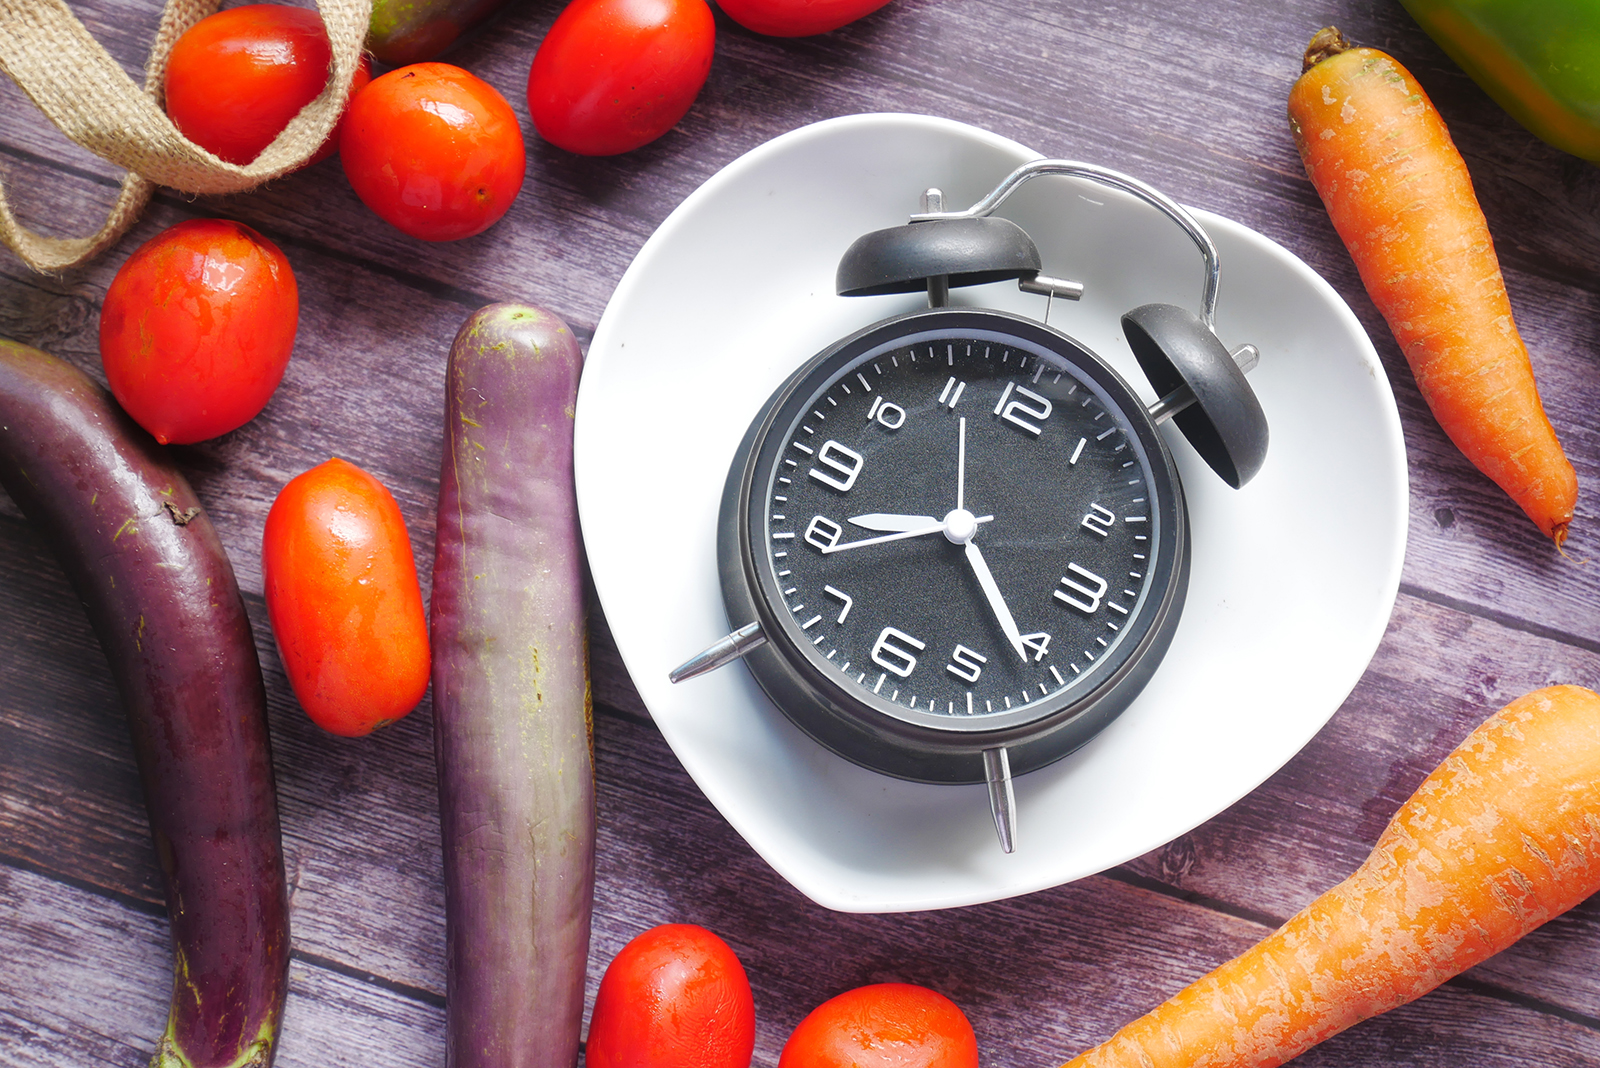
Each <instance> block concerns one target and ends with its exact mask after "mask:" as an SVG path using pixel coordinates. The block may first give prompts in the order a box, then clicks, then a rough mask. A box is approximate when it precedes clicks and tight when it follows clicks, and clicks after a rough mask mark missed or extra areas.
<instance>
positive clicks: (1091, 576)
mask: <svg viewBox="0 0 1600 1068" xmlns="http://www.w3.org/2000/svg"><path fill="white" fill-rule="evenodd" d="M1067 570H1068V571H1070V572H1072V575H1076V576H1078V577H1077V578H1073V577H1072V575H1062V576H1061V583H1060V585H1062V586H1065V587H1066V588H1067V589H1068V590H1071V591H1073V592H1071V593H1067V592H1065V591H1064V590H1059V589H1058V590H1056V591H1055V594H1054V596H1055V599H1056V600H1058V601H1060V602H1062V603H1063V604H1070V605H1071V606H1072V607H1074V608H1076V609H1077V610H1078V611H1080V612H1084V613H1086V614H1088V615H1094V613H1095V611H1096V610H1097V609H1098V608H1099V607H1100V598H1102V597H1104V596H1105V595H1106V589H1107V588H1108V587H1107V586H1106V580H1105V579H1103V578H1101V577H1100V576H1099V575H1096V574H1095V573H1094V572H1093V571H1090V570H1089V569H1088V568H1086V567H1081V566H1079V565H1078V564H1068V565H1067Z"/></svg>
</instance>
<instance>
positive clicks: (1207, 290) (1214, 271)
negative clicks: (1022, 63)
mask: <svg viewBox="0 0 1600 1068" xmlns="http://www.w3.org/2000/svg"><path fill="white" fill-rule="evenodd" d="M1047 174H1057V175H1063V176H1065V177H1068V178H1083V179H1086V180H1088V181H1091V182H1096V183H1098V184H1100V185H1104V186H1109V187H1110V188H1112V189H1120V190H1122V191H1123V192H1125V193H1131V194H1132V195H1133V196H1136V197H1138V198H1139V199H1140V200H1142V201H1144V202H1145V203H1146V204H1149V205H1150V206H1151V207H1153V208H1156V209H1157V210H1158V211H1160V212H1161V213H1162V214H1163V215H1165V216H1167V217H1168V218H1169V219H1171V220H1172V221H1173V222H1175V223H1177V224H1178V226H1180V227H1181V228H1182V229H1183V232H1184V233H1186V234H1188V235H1189V240H1191V241H1193V242H1194V243H1195V247H1196V248H1198V249H1199V250H1200V256H1201V258H1202V259H1204V260H1205V287H1204V289H1203V290H1202V291H1201V296H1200V318H1201V321H1203V322H1204V323H1205V324H1206V328H1207V329H1209V330H1211V331H1212V332H1213V333H1214V332H1215V331H1216V322H1215V319H1216V312H1217V290H1218V288H1219V287H1220V286H1221V284H1222V264H1221V261H1220V259H1219V258H1218V256H1217V246H1216V245H1214V244H1212V242H1211V237H1210V235H1209V234H1207V233H1206V232H1205V231H1204V230H1203V229H1201V228H1200V224H1199V223H1198V222H1196V221H1195V219H1194V216H1192V215H1190V214H1189V212H1188V211H1187V210H1186V209H1185V208H1184V207H1183V205H1181V204H1179V203H1178V202H1177V201H1176V200H1173V199H1172V198H1171V197H1169V196H1167V195H1166V194H1165V193H1163V192H1161V191H1160V190H1159V189H1156V188H1155V187H1154V186H1150V185H1146V184H1145V183H1144V182H1141V181H1139V179H1137V178H1134V177H1132V176H1131V175H1127V174H1123V173H1122V172H1121V171H1114V170H1111V169H1110V168H1109V167H1096V166H1095V165H1094V164H1092V163H1077V162H1075V161H1073V160H1065V159H1036V160H1034V161H1033V162H1032V163H1024V164H1023V165H1022V166H1020V167H1018V168H1017V169H1016V170H1014V171H1012V172H1011V173H1010V174H1008V175H1006V176H1005V177H1004V178H1002V179H1001V180H1000V184H999V185H997V186H995V187H994V188H993V189H992V190H990V191H989V194H988V195H987V196H985V197H984V198H983V199H982V200H980V201H978V202H977V203H976V204H974V205H972V207H970V208H967V209H966V210H965V211H940V210H938V209H936V208H934V209H932V210H926V211H922V212H919V213H917V214H916V215H913V216H911V221H912V222H930V221H933V220H935V219H980V218H985V217H987V216H989V215H991V214H993V212H994V211H995V209H997V208H998V207H1000V205H1001V204H1003V203H1005V201H1006V198H1007V197H1009V196H1011V194H1012V193H1015V192H1016V191H1017V189H1018V188H1019V187H1020V186H1022V185H1023V184H1024V183H1025V182H1028V181H1030V180H1032V179H1034V178H1038V177H1040V176H1042V175H1047ZM930 208H931V205H930ZM1063 295H1064V294H1063Z"/></svg>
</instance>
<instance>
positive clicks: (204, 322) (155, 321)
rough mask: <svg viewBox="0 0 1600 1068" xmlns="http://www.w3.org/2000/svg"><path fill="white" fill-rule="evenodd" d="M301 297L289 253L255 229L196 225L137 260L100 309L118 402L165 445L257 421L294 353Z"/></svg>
mask: <svg viewBox="0 0 1600 1068" xmlns="http://www.w3.org/2000/svg"><path fill="white" fill-rule="evenodd" d="M299 319H300V290H299V288H298V287H297V286H296V284H295V280H294V271H292V270H290V269H289V261H288V259H286V258H285V257H284V255H283V253H282V252H281V251H279V249H278V246H277V245H274V244H273V243H272V242H271V241H268V240H267V239H266V238H264V237H262V236H261V235H260V234H258V233H256V232H255V231H254V230H252V229H250V227H248V226H245V225H244V224H243V223H236V222H231V221H229V220H227V219H190V220H188V221H187V222H181V223H179V224H178V225H176V226H173V227H170V228H169V229H167V230H164V231H162V232H161V233H159V234H157V235H156V236H155V237H153V238H151V239H150V240H149V241H147V242H145V243H144V244H143V245H141V246H140V247H139V249H138V250H137V251H136V252H134V254H133V255H132V256H129V257H128V260H127V262H126V263H124V264H123V265H122V267H121V268H120V269H119V270H118V271H117V276H116V277H115V278H113V279H112V280H111V285H110V287H109V288H107V290H106V299H105V303H104V304H103V305H102V306H101V309H100V359H101V362H102V363H103V364H104V366H105V369H106V381H107V382H108V383H109V384H110V386H111V392H112V393H113V394H115V395H116V398H117V402H118V403H119V404H121V405H122V406H123V408H125V409H127V412H128V414H129V415H131V416H133V418H134V421H135V422H137V423H138V424H139V425H140V426H142V427H144V428H145V429H146V430H148V431H150V433H151V434H153V435H155V438H156V440H157V441H159V442H161V443H162V444H163V445H165V444H167V443H169V442H171V443H174V444H178V445H188V444H191V443H193V442H196V441H204V440H205V439H207V438H214V437H216V436H217V435H219V434H226V433H227V432H228V431H230V430H233V429H234V428H235V427H238V426H241V425H242V424H244V423H247V422H249V421H250V420H251V419H253V418H255V416H256V413H258V412H260V411H261V409H262V408H264V407H266V405H267V401H268V400H269V399H271V397H272V393H273V391H274V390H276V389H277V388H278V383H279V381H281V380H282V378H283V372H284V369H285V368H286V367H288V365H289V353H290V352H291V351H292V350H293V349H294V335H295V328H296V326H297V325H298V323H299Z"/></svg>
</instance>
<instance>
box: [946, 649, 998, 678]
mask: <svg viewBox="0 0 1600 1068" xmlns="http://www.w3.org/2000/svg"><path fill="white" fill-rule="evenodd" d="M988 662H989V658H988V657H986V656H984V655H983V654H982V653H980V652H977V651H976V650H973V649H968V648H967V647H966V646H965V645H958V646H956V647H955V651H954V652H952V653H951V654H950V663H948V664H946V665H945V666H944V669H945V670H946V671H948V672H950V674H952V675H954V676H955V677H956V678H958V679H964V680H966V681H967V682H977V681H978V676H979V675H982V674H983V665H985V664H987V663H988Z"/></svg>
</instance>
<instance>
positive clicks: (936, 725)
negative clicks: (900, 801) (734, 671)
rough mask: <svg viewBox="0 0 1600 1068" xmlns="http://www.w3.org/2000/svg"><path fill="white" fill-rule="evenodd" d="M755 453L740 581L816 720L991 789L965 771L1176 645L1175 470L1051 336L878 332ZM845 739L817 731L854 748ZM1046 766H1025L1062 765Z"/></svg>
mask: <svg viewBox="0 0 1600 1068" xmlns="http://www.w3.org/2000/svg"><path fill="white" fill-rule="evenodd" d="M763 434H764V438H763V440H762V441H760V442H759V443H758V444H757V446H756V447H755V448H754V449H753V453H752V456H751V458H750V462H749V463H748V464H747V465H746V466H747V468H748V475H749V478H748V480H747V482H746V487H747V489H746V496H745V498H744V500H745V502H746V503H745V507H746V508H747V509H748V514H747V515H746V517H745V521H746V535H747V538H746V544H747V549H748V563H749V565H750V568H751V569H752V570H753V571H754V573H755V574H754V576H753V577H754V578H755V585H756V587H757V588H758V589H759V597H758V600H759V601H760V602H761V603H762V606H763V607H764V608H765V609H766V612H764V613H763V615H764V616H766V617H767V618H768V621H769V623H770V626H771V627H772V628H774V629H775V630H776V631H777V633H776V634H774V633H771V632H770V631H769V634H768V637H769V639H770V640H772V641H773V642H774V643H775V644H780V645H781V652H782V655H783V658H784V659H785V660H786V661H787V662H788V664H789V666H790V668H791V670H793V671H797V672H798V673H799V674H800V675H802V676H804V678H805V680H806V681H805V687H806V688H807V689H809V690H812V691H814V692H816V693H818V694H820V700H821V702H822V704H823V705H824V706H825V709H824V711H823V713H822V714H823V715H838V714H843V715H845V716H846V717H847V718H854V719H856V720H858V721H863V722H865V723H866V724H867V728H866V729H867V731H868V732H869V733H872V732H880V733H881V732H887V733H889V734H891V735H897V734H898V735H904V736H906V737H912V738H924V737H925V738H927V739H930V741H929V744H931V745H933V746H934V747H935V748H937V747H938V745H939V744H940V741H941V736H944V737H946V738H948V739H950V740H951V744H952V745H953V746H954V747H955V748H957V749H965V750H967V758H968V759H967V761H966V767H967V769H968V770H967V771H965V772H963V773H961V775H960V776H959V777H962V778H974V779H975V778H981V774H979V773H977V772H976V771H975V770H974V769H975V768H976V764H974V763H973V762H972V760H971V757H972V755H973V754H974V753H976V752H978V751H981V749H982V748H984V747H986V746H990V745H994V744H1003V743H1007V742H1009V741H1013V740H1021V739H1024V738H1026V737H1027V736H1028V735H1029V732H1035V733H1037V732H1038V731H1039V730H1040V729H1041V728H1046V729H1048V728H1051V727H1054V726H1059V725H1061V724H1064V723H1066V722H1067V721H1069V720H1071V719H1072V717H1073V716H1074V715H1075V714H1076V713H1077V712H1078V711H1081V710H1082V709H1084V708H1088V707H1090V706H1092V705H1096V704H1100V703H1103V699H1104V698H1105V697H1106V695H1107V693H1108V692H1109V691H1110V690H1114V689H1116V688H1117V687H1118V685H1119V684H1120V683H1121V682H1122V681H1123V680H1124V679H1125V678H1126V677H1127V676H1128V675H1129V673H1130V672H1131V671H1133V670H1134V665H1135V664H1136V662H1137V661H1138V660H1139V659H1140V657H1141V656H1142V655H1143V654H1144V653H1146V652H1147V651H1148V649H1149V646H1150V645H1151V643H1152V642H1153V641H1157V640H1159V641H1160V642H1161V643H1163V645H1164V642H1165V640H1166V638H1167V637H1169V636H1170V623H1169V622H1168V621H1169V619H1175V613H1174V612H1172V608H1173V604H1172V602H1173V600H1174V598H1175V596H1176V597H1178V598H1181V581H1180V579H1181V577H1182V575H1181V572H1182V566H1181V565H1182V563H1183V560H1182V559H1180V556H1181V554H1180V551H1179V536H1180V528H1181V526H1182V524H1183V521H1184V520H1183V516H1182V503H1181V499H1180V498H1179V496H1178V489H1177V483H1176V479H1175V476H1174V473H1173V471H1172V467H1171V461H1170V458H1168V456H1167V455H1166V452H1165V449H1164V448H1163V447H1162V445H1161V444H1160V441H1159V438H1158V437H1157V436H1156V434H1155V432H1154V428H1153V427H1152V426H1151V425H1150V422H1149V419H1148V418H1147V417H1146V416H1145V415H1144V412H1143V410H1142V407H1141V405H1140V402H1139V401H1138V400H1137V398H1136V397H1134V396H1133V394H1132V393H1131V392H1130V391H1129V390H1128V388H1127V387H1126V385H1125V384H1124V383H1122V381H1121V380H1120V379H1119V378H1118V377H1117V376H1116V375H1115V374H1114V373H1113V372H1111V371H1110V370H1109V369H1108V368H1107V367H1106V366H1105V365H1103V364H1102V363H1100V362H1099V361H1098V360H1096V359H1095V358H1094V357H1093V356H1092V355H1090V354H1089V353H1088V352H1087V351H1086V350H1084V349H1083V348H1082V347H1081V346H1079V345H1077V344H1076V343H1075V342H1073V341H1071V340H1070V339H1068V338H1066V337H1065V336H1063V335H1061V334H1059V333H1057V332H1056V331H1053V330H1050V329H1048V328H1045V327H1042V326H1041V325H1040V324H1037V323H1034V322H1032V321H1029V320H1023V319H1018V318H1015V317H1012V316H1008V315H1003V314H1000V313H994V312H984V311H976V310H951V309H941V310H935V311H929V312H923V313H917V314H915V315H912V316H907V317H904V318H902V319H899V320H892V321H890V322H889V323H885V324H880V325H879V326H877V327H874V328H871V329H869V330H868V331H865V332H863V333H862V334H859V335H856V336H855V337H854V338H851V339H847V340H846V341H845V342H842V343H841V344H840V345H839V346H836V347H835V348H834V349H833V350H830V351H829V352H827V353H824V354H823V355H822V356H819V357H818V358H817V360H815V361H813V362H812V364H810V365H808V367H807V368H806V369H804V370H803V371H802V372H801V373H800V374H799V375H797V376H796V379H795V380H794V381H793V382H792V383H791V385H790V387H789V388H788V389H787V390H786V391H783V392H781V393H780V395H779V398H778V399H777V401H776V403H775V406H774V408H773V410H772V411H771V412H770V413H769V418H768V420H767V421H766V425H765V428H764V430H763ZM1147 671H1148V665H1147V666H1146V668H1145V672H1146V673H1147ZM758 677H759V671H758ZM764 683H765V680H764ZM1137 685H1142V676H1141V677H1140V679H1139V680H1138V683H1137ZM1136 688H1137V686H1135V689H1136ZM1130 698H1131V694H1130V695H1127V696H1125V697H1124V698H1123V699H1122V700H1121V704H1126V701H1127V699H1130ZM784 703H785V704H788V703H790V702H788V701H785V702H784ZM1120 707H1121V705H1120V704H1117V705H1116V706H1115V708H1114V709H1113V710H1111V711H1110V715H1114V714H1115V711H1118V710H1120ZM1101 714H1102V715H1105V710H1102V713H1101ZM1106 718H1109V716H1106ZM874 720H876V721H877V722H876V723H874V722H873V721H874ZM800 722H801V725H802V726H805V727H807V728H808V729H812V727H813V726H814V724H811V723H808V722H807V721H806V718H805V717H804V715H802V717H801V719H800ZM1096 729H1098V727H1096ZM832 731H833V727H832V726H831V725H823V726H822V727H821V729H820V731H818V730H813V733H815V734H818V735H819V737H821V738H822V740H824V741H825V742H826V743H828V744H830V745H832V746H833V747H834V748H838V749H841V751H843V750H847V749H850V748H851V745H852V743H851V742H850V741H849V740H848V731H846V737H845V740H843V741H841V739H840V737H839V736H837V735H835V734H833V733H830V732H832ZM1062 741H1063V742H1065V739H1063V740H1062ZM919 744H920V743H919ZM1065 744H1068V745H1069V748H1070V747H1073V746H1071V744H1070V743H1065ZM1049 748H1050V747H1044V748H1041V749H1039V753H1038V755H1035V756H1033V757H1032V763H1033V764H1035V765H1036V764H1037V763H1039V762H1047V760H1048V759H1053V758H1054V756H1059V755H1062V753H1064V752H1065V751H1068V750H1066V749H1063V750H1062V751H1061V752H1048V753H1047V750H1048V749H1049ZM1057 748H1059V746H1057ZM845 755H847V756H851V757H852V758H854V759H858V760H862V757H861V755H860V754H859V753H857V752H848V751H847V752H845ZM863 762H866V763H869V764H874V760H873V759H872V758H871V757H870V756H868V757H867V758H866V759H865V760H864V761H863ZM1016 762H1017V761H1016V758H1015V757H1014V758H1013V765H1014V766H1015V764H1016ZM1028 762H1029V761H1028V760H1026V759H1025V760H1024V761H1023V763H1024V764H1027V763H1028ZM880 763H881V762H880ZM891 763H892V761H891ZM880 770H888V771H890V772H891V773H895V774H905V775H908V776H909V777H925V778H935V779H938V778H947V777H951V776H948V775H945V774H942V773H939V774H931V773H926V772H919V771H914V770H913V771H907V770H906V769H904V768H898V769H897V768H895V767H887V768H882V767H880ZM1017 770H1019V771H1020V770H1026V768H1025V767H1023V768H1018V769H1017Z"/></svg>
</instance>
